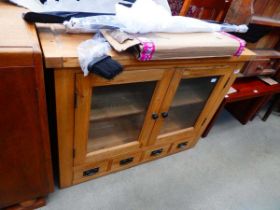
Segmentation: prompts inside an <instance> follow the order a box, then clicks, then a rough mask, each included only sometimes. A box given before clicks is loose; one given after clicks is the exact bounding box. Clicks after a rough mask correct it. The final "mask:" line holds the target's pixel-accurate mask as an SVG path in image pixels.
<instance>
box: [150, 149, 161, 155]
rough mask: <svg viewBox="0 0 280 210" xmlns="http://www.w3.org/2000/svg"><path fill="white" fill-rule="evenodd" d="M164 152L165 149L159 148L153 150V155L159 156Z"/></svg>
mask: <svg viewBox="0 0 280 210" xmlns="http://www.w3.org/2000/svg"><path fill="white" fill-rule="evenodd" d="M162 152H163V149H157V150H154V151H152V152H151V156H158V155H160V154H161V153H162Z"/></svg>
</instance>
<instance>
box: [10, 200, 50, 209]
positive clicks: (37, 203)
mask: <svg viewBox="0 0 280 210" xmlns="http://www.w3.org/2000/svg"><path fill="white" fill-rule="evenodd" d="M45 205H46V200H45V198H37V199H34V200H28V201H24V202H21V203H19V204H16V205H14V206H10V207H7V208H5V210H33V209H37V208H40V207H42V206H45Z"/></svg>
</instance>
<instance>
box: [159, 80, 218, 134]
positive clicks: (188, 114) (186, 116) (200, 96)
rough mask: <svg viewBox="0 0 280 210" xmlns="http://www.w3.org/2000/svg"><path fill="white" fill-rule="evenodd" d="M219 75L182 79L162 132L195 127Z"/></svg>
mask: <svg viewBox="0 0 280 210" xmlns="http://www.w3.org/2000/svg"><path fill="white" fill-rule="evenodd" d="M218 79H219V77H203V78H191V79H182V80H181V82H180V84H179V86H178V89H177V92H176V94H175V96H174V99H173V102H172V104H171V106H170V108H169V111H168V117H167V118H165V120H164V123H163V126H162V128H161V130H160V134H167V133H170V132H174V131H179V130H182V129H186V128H190V127H194V125H195V123H196V120H197V119H198V117H199V115H200V113H201V112H202V110H203V108H204V106H205V104H206V102H207V100H208V98H209V96H210V95H211V93H212V91H213V89H214V87H215V85H216V83H217V82H218Z"/></svg>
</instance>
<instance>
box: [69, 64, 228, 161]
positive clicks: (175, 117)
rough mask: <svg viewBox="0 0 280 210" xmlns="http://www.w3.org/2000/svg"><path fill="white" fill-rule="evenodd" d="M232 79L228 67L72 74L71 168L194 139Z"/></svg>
mask: <svg viewBox="0 0 280 210" xmlns="http://www.w3.org/2000/svg"><path fill="white" fill-rule="evenodd" d="M230 75H231V69H230V68H229V67H220V68H218V67H217V68H212V69H211V70H209V69H207V68H206V67H202V68H201V67H198V68H185V67H184V68H183V67H182V68H180V67H178V68H174V69H149V70H127V71H124V72H123V73H121V74H120V75H118V76H117V77H116V78H114V79H113V80H105V79H103V78H100V77H98V76H96V75H90V76H88V77H84V76H83V75H82V74H79V73H78V74H76V106H75V137H74V148H75V157H74V164H75V165H81V164H83V163H85V162H90V161H97V160H101V159H102V158H104V157H111V156H114V155H118V154H121V153H125V152H129V151H133V150H135V149H137V148H140V147H145V146H149V145H157V144H161V143H164V142H170V141H179V140H182V139H186V138H190V137H192V136H195V135H196V133H197V132H198V131H199V129H200V128H201V127H202V125H203V123H204V122H205V120H206V119H207V116H208V114H207V113H208V112H209V108H211V104H214V103H215V101H216V100H217V97H218V96H219V93H220V91H221V90H222V88H223V87H224V84H225V83H226V81H227V80H228V79H229V77H230Z"/></svg>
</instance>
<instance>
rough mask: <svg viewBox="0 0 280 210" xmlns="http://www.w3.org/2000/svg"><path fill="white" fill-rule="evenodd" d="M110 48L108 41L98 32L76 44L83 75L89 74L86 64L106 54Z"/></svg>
mask: <svg viewBox="0 0 280 210" xmlns="http://www.w3.org/2000/svg"><path fill="white" fill-rule="evenodd" d="M110 50H111V47H110V45H109V43H108V42H107V41H106V40H105V39H104V38H103V37H102V35H101V34H100V33H98V34H96V35H95V36H94V37H93V39H90V40H86V41H84V42H82V43H81V44H80V45H79V46H78V56H79V62H80V66H81V69H82V71H83V72H84V75H85V76H87V75H88V74H89V70H88V64H89V63H90V62H91V61H92V60H93V59H94V58H98V57H101V56H104V55H106V54H107V53H108V52H109V51H110Z"/></svg>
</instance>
